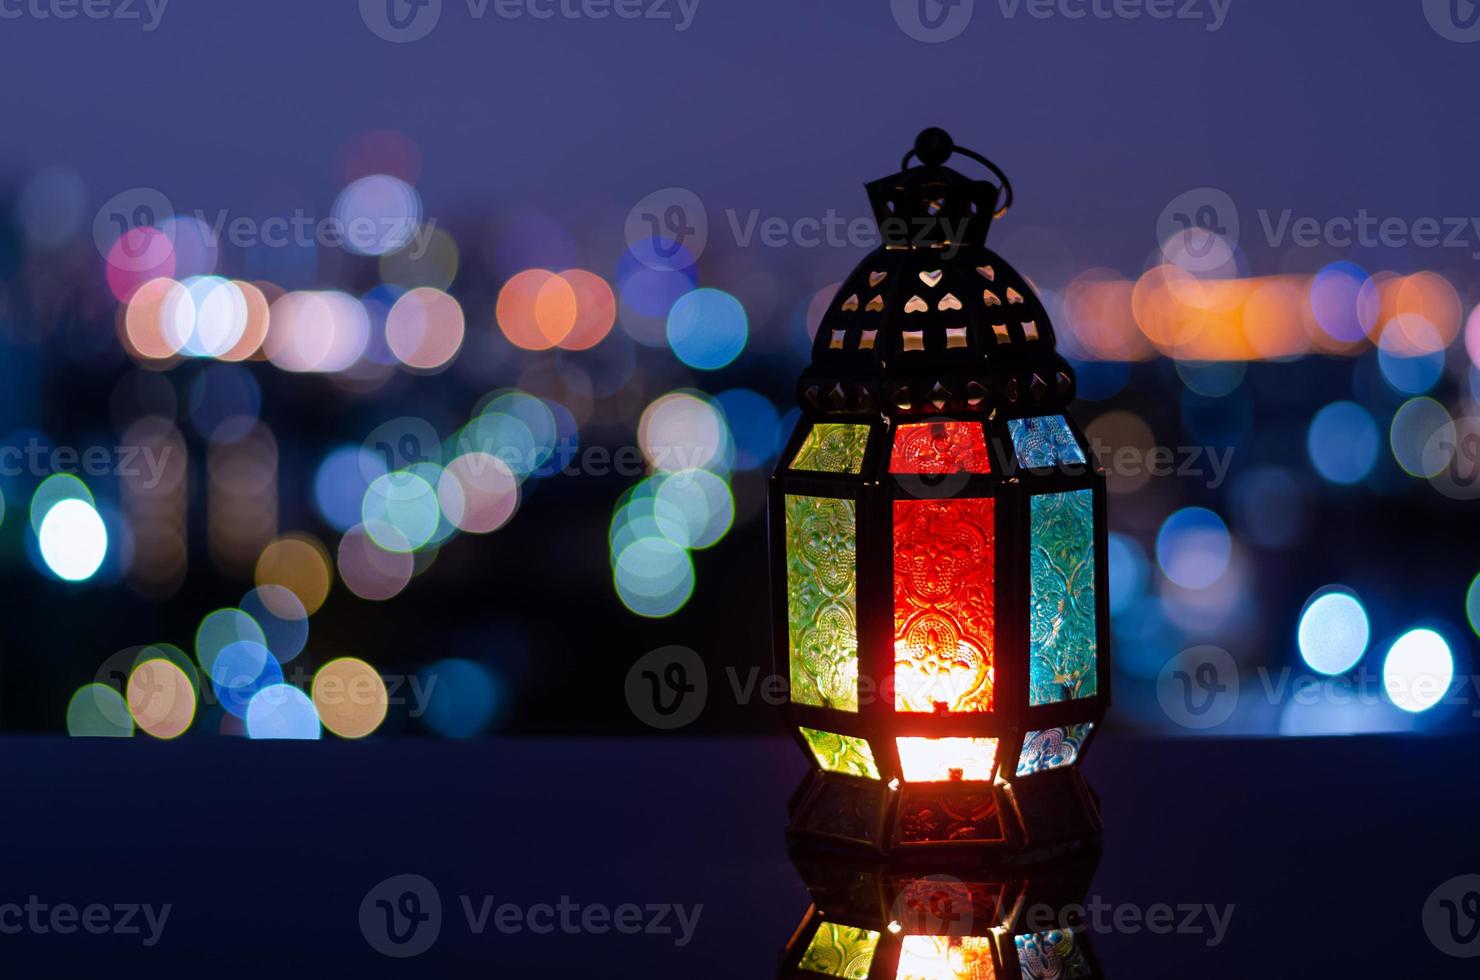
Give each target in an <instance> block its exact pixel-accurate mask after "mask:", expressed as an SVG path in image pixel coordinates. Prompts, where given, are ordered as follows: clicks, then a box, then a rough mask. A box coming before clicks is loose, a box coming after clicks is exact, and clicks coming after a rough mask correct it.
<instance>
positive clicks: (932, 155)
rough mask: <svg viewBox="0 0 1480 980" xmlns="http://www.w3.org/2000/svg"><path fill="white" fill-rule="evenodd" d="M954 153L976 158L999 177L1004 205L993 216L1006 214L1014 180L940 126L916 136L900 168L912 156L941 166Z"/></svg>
mask: <svg viewBox="0 0 1480 980" xmlns="http://www.w3.org/2000/svg"><path fill="white" fill-rule="evenodd" d="M952 153H959V154H961V155H962V156H964V157H970V158H971V159H972V160H975V161H976V162H977V163H979V164H981V165H982V166H984V167H986V168H987V169H988V170H990V171H992V174H993V176H995V177H996V178H997V183H998V185H999V186H1000V187H1001V189H1002V206H1001V207H1000V208H998V209H997V210H996V211H995V212H993V214H992V217H993V218H1000V217H1002V216H1003V215H1004V214H1006V213H1007V209H1008V208H1010V207H1012V181H1010V180H1008V179H1007V175H1006V174H1005V173H1003V172H1002V168H1001V167H999V166H997V165H996V164H995V163H993V162H992V161H991V160H988V159H987V158H986V157H984V156H982V155H981V154H980V153H978V152H976V151H975V150H968V149H967V148H966V147H964V146H957V145H956V142H955V141H954V140H952V139H951V134H950V133H947V132H946V131H945V130H944V129H941V128H940V127H938V126H931V127H930V128H929V129H925V130H921V132H920V135H919V136H916V137H915V145H914V146H913V147H911V148H910V151H909V152H908V153H906V154H905V155H904V159H903V160H901V161H900V164H899V169H901V170H908V169H909V167H910V158H911V157H915V158H916V159H918V160H919V161H920V163H921V164H922V165H924V166H927V167H939V166H941V165H942V164H944V163H945V162H946V160H948V159H950V156H951V154H952Z"/></svg>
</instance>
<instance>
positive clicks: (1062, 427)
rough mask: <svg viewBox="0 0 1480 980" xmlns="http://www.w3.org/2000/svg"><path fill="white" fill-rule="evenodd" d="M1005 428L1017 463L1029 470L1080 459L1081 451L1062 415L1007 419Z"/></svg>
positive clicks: (1081, 461) (1077, 461)
mask: <svg viewBox="0 0 1480 980" xmlns="http://www.w3.org/2000/svg"><path fill="white" fill-rule="evenodd" d="M1007 428H1008V431H1009V432H1011V433H1012V444H1013V447H1014V448H1015V449H1016V450H1017V458H1018V462H1019V463H1021V464H1022V465H1024V466H1026V467H1027V468H1028V469H1030V470H1039V469H1049V468H1052V467H1055V466H1062V465H1064V464H1066V463H1081V464H1082V463H1083V462H1084V452H1083V451H1082V450H1081V449H1080V448H1079V443H1077V442H1075V441H1074V433H1073V432H1071V431H1070V430H1069V423H1068V422H1066V421H1065V420H1064V417H1063V416H1062V415H1042V416H1039V417H1037V418H1030V419H1009V420H1008V422H1007Z"/></svg>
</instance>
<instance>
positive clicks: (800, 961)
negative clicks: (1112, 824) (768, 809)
mask: <svg viewBox="0 0 1480 980" xmlns="http://www.w3.org/2000/svg"><path fill="white" fill-rule="evenodd" d="M791 859H792V863H793V864H794V865H795V866H796V869H797V871H798V872H799V873H800V874H801V876H802V880H803V882H804V883H805V884H806V886H807V892H808V894H809V895H810V897H811V900H812V905H811V907H810V908H808V909H807V911H806V914H805V915H804V916H803V917H802V921H801V924H800V925H799V926H798V927H797V929H796V932H795V933H793V934H792V937H791V941H790V942H788V943H787V945H786V950H785V952H784V953H783V955H782V962H781V969H780V971H779V974H778V975H779V976H780V977H782V978H787V980H817V978H818V977H845V978H851V980H884V978H890V980H996V978H1004V980H1005V978H1008V977H1012V978H1017V977H1022V978H1025V980H1032V978H1040V977H1041V978H1055V980H1060V978H1062V980H1071V978H1095V977H1099V976H1102V973H1101V971H1100V968H1099V965H1098V962H1097V960H1096V959H1095V955H1094V951H1093V949H1092V948H1091V944H1090V941H1089V935H1088V930H1087V928H1086V922H1085V921H1084V917H1083V907H1084V902H1085V897H1086V896H1087V894H1088V892H1089V886H1090V881H1091V879H1092V878H1093V876H1094V872H1095V869H1096V867H1097V866H1098V865H1099V860H1100V855H1099V852H1098V851H1097V850H1094V849H1085V850H1082V851H1080V852H1077V853H1076V854H1075V855H1073V856H1072V857H1069V858H1063V859H1059V860H1057V861H1053V862H1049V863H1045V864H1039V865H1036V866H1034V867H1033V868H1031V869H1028V870H1000V869H999V870H987V869H983V868H974V869H971V870H963V869H961V868H952V872H953V873H950V874H946V873H940V872H936V871H931V870H926V869H915V870H908V871H906V870H900V869H898V868H895V867H892V866H891V865H887V864H872V863H869V862H867V861H860V860H858V859H850V858H847V857H845V856H839V855H836V854H824V853H821V852H818V851H815V850H807V849H802V850H794V851H793V852H792V855H791Z"/></svg>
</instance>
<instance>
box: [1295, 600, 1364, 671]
mask: <svg viewBox="0 0 1480 980" xmlns="http://www.w3.org/2000/svg"><path fill="white" fill-rule="evenodd" d="M1369 636H1370V626H1369V625H1368V622H1367V610H1366V609H1364V608H1363V607H1362V603H1361V600H1360V599H1358V598H1357V597H1356V595H1355V594H1353V593H1352V592H1350V591H1348V590H1345V589H1341V588H1339V587H1329V588H1327V589H1323V590H1322V591H1320V592H1318V593H1317V594H1316V595H1314V596H1313V597H1311V599H1310V601H1308V602H1307V603H1306V604H1305V610H1304V611H1303V612H1301V614H1300V626H1299V628H1298V630H1297V638H1298V641H1299V644H1300V656H1301V657H1302V658H1303V659H1304V660H1305V662H1306V663H1307V664H1309V665H1310V667H1311V669H1312V670H1316V671H1319V672H1320V673H1322V674H1332V675H1334V674H1342V673H1345V672H1346V671H1348V670H1350V669H1351V668H1353V667H1355V666H1356V665H1357V662H1358V661H1360V660H1361V659H1362V655H1363V654H1364V653H1366V652H1367V640H1368V637H1369Z"/></svg>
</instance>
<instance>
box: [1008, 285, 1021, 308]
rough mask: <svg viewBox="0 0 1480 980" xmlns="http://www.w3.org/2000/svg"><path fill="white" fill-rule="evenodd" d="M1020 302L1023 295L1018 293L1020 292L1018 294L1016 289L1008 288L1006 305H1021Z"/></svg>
mask: <svg viewBox="0 0 1480 980" xmlns="http://www.w3.org/2000/svg"><path fill="white" fill-rule="evenodd" d="M1022 301H1023V294H1022V293H1020V292H1018V291H1017V290H1016V289H1013V288H1012V287H1011V286H1008V287H1007V302H1008V304H1009V305H1011V304H1013V303H1021V302H1022Z"/></svg>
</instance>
